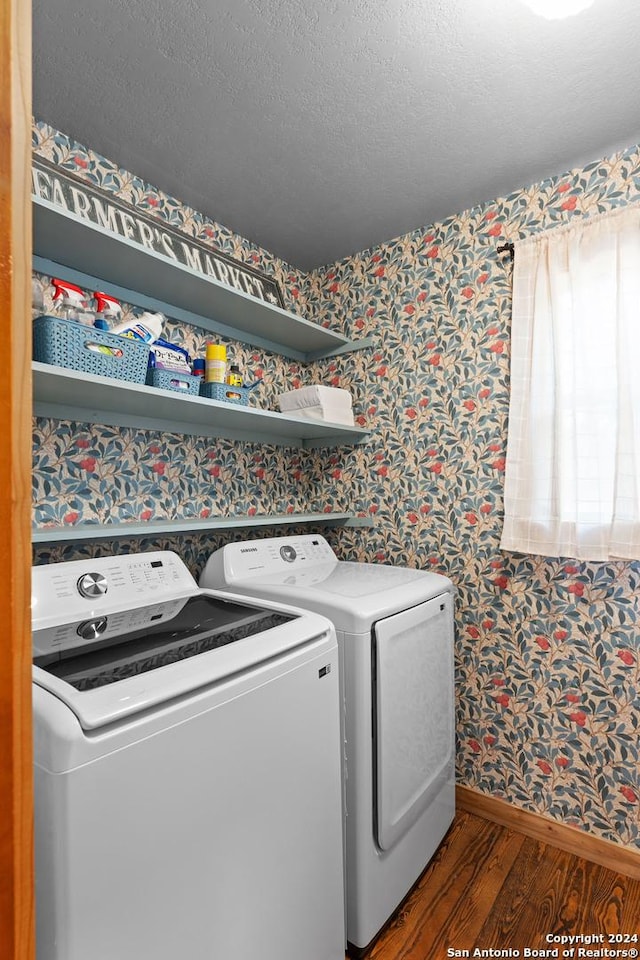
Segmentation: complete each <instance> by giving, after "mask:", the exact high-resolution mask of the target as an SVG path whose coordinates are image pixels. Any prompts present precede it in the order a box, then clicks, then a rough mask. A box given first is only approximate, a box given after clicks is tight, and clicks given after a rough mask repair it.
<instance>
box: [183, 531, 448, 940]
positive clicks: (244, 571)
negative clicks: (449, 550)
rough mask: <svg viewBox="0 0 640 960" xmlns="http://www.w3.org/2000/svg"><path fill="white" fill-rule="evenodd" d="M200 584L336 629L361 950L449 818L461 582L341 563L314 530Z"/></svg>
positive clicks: (353, 918) (227, 561) (349, 893)
mask: <svg viewBox="0 0 640 960" xmlns="http://www.w3.org/2000/svg"><path fill="white" fill-rule="evenodd" d="M200 585H201V586H203V587H218V588H223V589H225V590H229V591H233V592H239V593H242V594H250V595H253V596H256V597H260V598H262V599H270V600H278V601H280V602H288V603H295V604H296V606H299V607H303V608H306V609H308V610H311V611H314V612H317V613H321V614H323V615H324V616H326V617H328V618H329V619H330V620H331V621H332V622H333V624H334V625H335V628H336V632H337V637H338V648H339V654H340V673H341V690H342V700H343V709H342V718H341V720H342V729H343V738H344V758H343V784H344V803H345V825H346V826H345V838H346V844H345V879H346V918H347V923H346V925H347V941H348V943H347V946H348V949H349V952H350V953H351V954H352V955H354V956H359V955H361V954H362V953H364V952H365V951H366V950H367V949H368V947H369V946H370V945H371V943H372V942H373V940H374V939H375V938H376V936H377V935H378V933H379V932H380V930H381V929H382V927H383V926H384V925H385V923H386V922H387V920H388V919H389V917H390V916H391V915H392V914H393V913H394V911H395V910H396V908H397V907H398V905H399V904H400V903H401V902H402V900H403V899H404V897H405V896H406V894H407V893H408V892H409V890H410V889H411V887H412V886H413V884H414V883H415V881H416V880H417V879H418V877H419V876H420V874H421V873H422V872H423V870H424V868H425V867H426V865H427V864H428V862H429V860H430V859H431V857H432V856H433V854H434V852H435V850H436V848H437V847H438V845H439V844H440V841H441V840H442V838H443V837H444V835H445V833H446V831H447V829H448V828H449V826H450V824H451V822H452V820H453V816H454V812H455V797H454V776H455V775H454V668H453V639H454V626H453V604H454V595H455V588H454V586H453V584H452V583H451V581H450V580H449V579H448V578H446V577H442V576H440V575H438V574H434V573H429V572H425V571H421V570H413V569H409V568H403V567H394V566H387V565H384V564H371V563H350V562H344V561H339V560H338V558H337V557H336V555H335V553H334V552H333V550H332V549H331V547H330V546H329V544H328V543H327V541H326V540H325V539H324V537H321V536H313V535H308V536H291V537H278V538H273V539H263V540H248V541H243V542H237V543H230V544H227V545H226V546H224V547H222V548H221V549H220V550H218V551H216V552H215V553H214V554H212V556H211V557H210V558H209V560H208V562H207V564H206V567H205V570H204V572H203V574H202V577H201V579H200Z"/></svg>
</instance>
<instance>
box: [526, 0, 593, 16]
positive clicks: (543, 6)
mask: <svg viewBox="0 0 640 960" xmlns="http://www.w3.org/2000/svg"><path fill="white" fill-rule="evenodd" d="M523 3H525V4H526V6H527V7H529V9H530V10H533V12H534V13H537V14H538V16H539V17H546V18H547V20H563V19H564V18H565V17H573V16H575V15H576V13H582V11H583V10H586V9H587V7H590V6H591V5H592V3H593V0H523Z"/></svg>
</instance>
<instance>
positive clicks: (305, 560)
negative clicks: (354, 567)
mask: <svg viewBox="0 0 640 960" xmlns="http://www.w3.org/2000/svg"><path fill="white" fill-rule="evenodd" d="M223 558H224V559H223ZM213 563H224V581H219V582H225V583H234V582H235V581H237V580H247V579H250V578H251V577H262V576H265V575H269V574H277V573H282V572H287V571H293V570H302V569H306V568H309V567H315V566H319V565H320V564H322V565H323V566H326V565H327V564H332V563H338V558H337V557H336V555H335V553H334V552H333V550H332V549H331V547H330V546H329V544H328V543H327V541H326V540H325V538H324V537H321V536H319V535H313V534H306V535H301V536H297V537H296V536H294V537H270V538H267V539H264V540H244V541H242V542H239V543H228V544H226V546H225V547H224V549H223V550H220V551H218V552H217V553H216V554H214V555H213V556H212V557H210V559H209V564H213ZM209 564H207V566H209Z"/></svg>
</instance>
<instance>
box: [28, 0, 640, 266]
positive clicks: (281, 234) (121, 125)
mask: <svg viewBox="0 0 640 960" xmlns="http://www.w3.org/2000/svg"><path fill="white" fill-rule="evenodd" d="M639 41H640V4H639V3H638V2H637V0H595V3H594V6H593V7H592V8H591V9H590V10H587V11H586V12H585V13H582V14H580V15H579V16H576V17H572V18H570V19H568V20H564V21H557V20H556V21H547V20H543V19H540V18H539V17H536V16H534V15H533V14H532V13H530V12H529V11H528V10H527V9H526V8H525V7H524V6H523V5H522V3H521V0H174V2H169V0H134V2H132V0H34V115H35V117H36V118H37V119H39V120H44V121H46V122H48V123H50V124H52V125H53V126H55V127H57V128H58V129H59V130H61V131H63V132H64V133H67V134H69V135H70V136H72V137H74V138H75V139H77V140H79V141H80V142H82V143H85V144H86V145H87V146H90V147H91V148H92V149H94V150H96V151H97V152H99V153H101V154H103V155H105V156H106V157H109V158H110V159H112V160H115V161H116V162H117V163H119V164H120V165H121V166H122V167H124V168H126V169H128V170H130V171H132V172H134V173H136V174H138V175H139V176H141V177H143V178H145V179H146V180H148V181H149V182H151V183H152V184H154V185H155V186H157V187H160V188H161V189H163V190H165V191H167V192H168V193H170V194H172V195H174V196H175V197H178V198H180V199H182V200H184V201H185V202H187V203H189V204H191V205H192V206H193V207H195V208H196V209H198V210H201V211H203V212H204V213H206V214H208V215H209V216H210V217H212V218H213V219H215V220H217V221H218V222H220V223H222V224H224V225H226V226H227V227H229V228H230V229H232V230H233V231H235V232H236V233H239V234H241V235H242V236H244V237H247V238H248V239H250V240H252V241H254V242H255V243H257V244H260V245H261V246H263V247H266V248H267V249H268V250H270V251H271V252H272V253H274V254H277V255H278V256H280V257H282V258H283V259H284V260H286V261H288V262H289V263H291V264H293V265H295V266H297V267H300V268H301V269H304V270H308V269H311V268H313V267H317V266H321V265H323V264H326V263H330V262H333V261H334V260H337V259H339V258H341V257H343V256H347V255H349V254H351V253H355V252H357V251H360V250H363V249H366V248H368V247H370V246H372V245H374V244H377V243H380V242H383V241H385V240H389V239H391V238H393V237H397V236H399V235H401V234H403V233H405V232H407V231H409V230H412V229H414V228H418V227H420V226H422V225H426V224H429V223H431V222H433V221H435V220H438V219H442V218H443V217H446V216H448V215H450V214H454V213H457V212H459V211H461V210H464V209H466V208H468V207H470V206H472V205H474V204H475V203H479V202H482V201H485V200H491V199H493V198H495V197H498V196H504V195H506V194H508V193H509V192H511V191H512V190H515V189H517V188H519V187H523V186H527V185H528V184H530V183H534V182H536V181H538V180H541V179H543V178H544V177H546V176H550V175H553V174H557V173H562V172H564V171H565V170H568V169H569V168H571V167H573V166H576V165H582V164H584V163H586V162H588V161H590V160H594V159H598V158H599V157H602V156H606V155H608V154H609V153H611V152H613V151H614V150H616V149H618V148H620V147H624V146H628V145H630V144H632V143H637V142H639V141H640V111H639V109H638V90H640V56H639V55H638V48H639Z"/></svg>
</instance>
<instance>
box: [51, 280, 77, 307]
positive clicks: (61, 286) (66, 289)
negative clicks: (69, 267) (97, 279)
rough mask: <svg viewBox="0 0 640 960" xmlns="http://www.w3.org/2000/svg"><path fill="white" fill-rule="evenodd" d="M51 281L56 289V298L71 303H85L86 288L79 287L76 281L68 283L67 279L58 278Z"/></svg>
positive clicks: (54, 297)
mask: <svg viewBox="0 0 640 960" xmlns="http://www.w3.org/2000/svg"><path fill="white" fill-rule="evenodd" d="M51 283H52V285H53V287H54V289H55V293H54V295H53V299H54V300H67V301H69V302H71V303H77V304H84V302H85V296H84V290H82V289H81V288H80V287H77V286H76V285H75V283H68V281H67V280H58V279H56V278H55V277H54V278H52V280H51Z"/></svg>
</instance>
